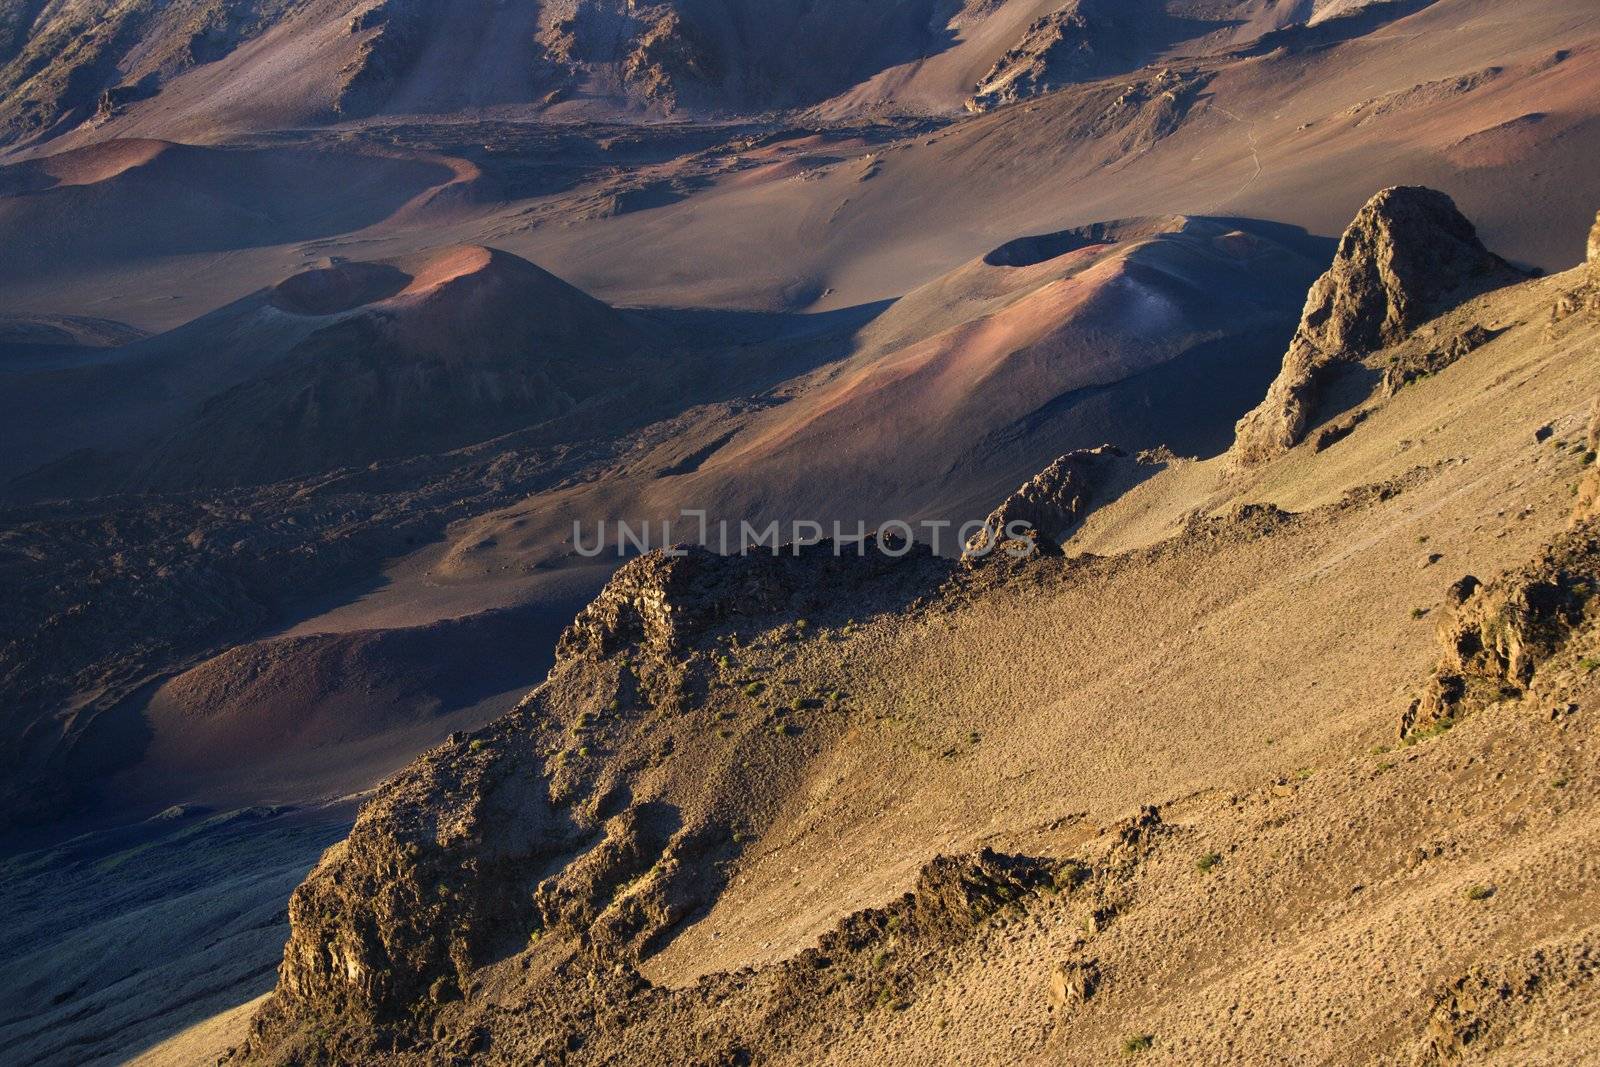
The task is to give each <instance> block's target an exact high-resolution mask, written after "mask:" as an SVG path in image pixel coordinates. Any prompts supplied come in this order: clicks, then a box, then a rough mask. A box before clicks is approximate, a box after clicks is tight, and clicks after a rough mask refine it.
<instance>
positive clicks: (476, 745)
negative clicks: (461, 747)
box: [467, 737, 488, 752]
mask: <svg viewBox="0 0 1600 1067" xmlns="http://www.w3.org/2000/svg"><path fill="white" fill-rule="evenodd" d="M487 747H488V745H487V744H486V743H485V742H484V740H483V738H481V737H479V738H475V739H474V740H473V742H472V744H470V745H468V746H467V751H468V752H482V751H483V750H484V749H485V748H487Z"/></svg>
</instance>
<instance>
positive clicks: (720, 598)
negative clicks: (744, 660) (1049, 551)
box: [556, 540, 931, 659]
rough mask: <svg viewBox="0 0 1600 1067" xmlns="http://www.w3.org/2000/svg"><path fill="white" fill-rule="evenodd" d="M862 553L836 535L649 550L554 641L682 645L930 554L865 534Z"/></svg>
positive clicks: (564, 644)
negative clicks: (678, 551) (747, 549)
mask: <svg viewBox="0 0 1600 1067" xmlns="http://www.w3.org/2000/svg"><path fill="white" fill-rule="evenodd" d="M862 547H863V551H861V552H860V553H858V552H857V551H856V549H855V547H854V546H849V545H841V547H840V551H839V552H838V553H837V554H836V553H835V551H834V545H833V542H831V541H824V542H819V543H817V544H814V545H808V546H804V547H802V548H800V549H799V551H798V552H797V551H795V549H794V548H792V547H785V548H783V549H782V550H781V551H780V552H779V553H778V554H777V555H773V554H770V552H769V551H768V550H765V549H761V550H757V551H754V552H752V554H750V555H748V556H744V557H733V556H720V555H717V554H716V553H715V552H711V551H708V550H707V549H704V548H688V549H683V550H682V551H683V553H684V554H683V555H679V556H668V555H664V554H662V553H656V552H652V553H650V554H649V555H646V556H640V557H639V558H638V559H635V560H633V561H632V562H630V563H628V564H627V565H626V566H624V567H623V568H622V569H621V570H619V571H617V573H616V574H615V575H613V576H612V578H611V581H610V582H608V583H607V584H606V587H605V589H603V590H601V592H600V595H599V596H598V597H596V598H595V600H594V601H593V602H592V603H591V604H590V605H589V606H588V607H586V608H584V609H583V611H582V612H580V613H579V615H578V617H577V618H576V619H575V620H573V623H572V625H571V626H569V627H568V628H567V630H566V632H565V633H564V634H562V635H561V640H560V642H559V643H558V645H557V648H556V654H557V656H558V657H559V658H563V659H565V658H571V657H577V656H591V657H595V656H607V655H610V654H611V653H612V652H615V651H616V650H617V649H619V648H623V647H626V646H628V645H637V646H639V648H640V650H641V651H642V652H644V653H645V654H647V655H651V656H656V657H662V658H665V657H668V656H672V655H675V654H677V653H679V652H681V651H682V649H683V648H684V647H685V646H686V645H687V644H689V643H690V642H691V641H692V640H693V639H694V638H695V637H697V636H698V635H699V634H701V633H702V632H704V631H705V630H706V629H708V628H710V627H712V626H715V625H718V624H720V623H724V622H729V621H732V620H733V619H735V618H739V617H744V618H750V617H755V616H760V615H766V614H771V613H773V612H776V611H784V610H791V611H794V612H797V613H804V612H806V611H808V610H814V609H815V608H817V607H818V606H820V605H822V604H825V603H827V602H828V601H829V600H830V599H831V598H832V597H833V595H834V591H835V590H837V588H838V587H839V585H840V583H842V582H849V583H852V584H854V583H859V582H862V581H866V580H870V579H873V578H877V577H879V576H882V575H886V574H888V573H890V572H891V571H892V570H894V569H896V568H899V567H901V566H902V564H903V563H904V562H906V560H905V558H904V557H914V558H915V559H917V560H927V559H929V558H931V553H930V552H929V551H928V549H927V548H926V547H925V546H918V545H901V546H886V547H888V548H889V549H890V550H891V551H893V552H895V553H897V555H889V554H888V553H887V552H884V551H879V546H877V545H876V544H875V543H874V542H872V541H870V540H869V541H868V542H867V543H866V544H865V545H864V546H862Z"/></svg>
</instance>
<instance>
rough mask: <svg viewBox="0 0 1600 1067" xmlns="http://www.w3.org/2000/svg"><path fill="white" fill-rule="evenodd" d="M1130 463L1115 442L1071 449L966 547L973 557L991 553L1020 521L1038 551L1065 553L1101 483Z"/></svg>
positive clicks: (990, 519)
mask: <svg viewBox="0 0 1600 1067" xmlns="http://www.w3.org/2000/svg"><path fill="white" fill-rule="evenodd" d="M1126 462H1127V453H1125V452H1123V451H1122V449H1120V448H1117V447H1116V446H1114V445H1101V446H1100V447H1099V448H1084V449H1078V450H1077V451H1075V452H1068V453H1067V454H1066V455H1064V456H1062V457H1061V458H1060V459H1057V460H1056V461H1055V462H1054V463H1052V464H1050V466H1048V467H1046V468H1045V469H1044V470H1042V471H1040V472H1039V473H1038V474H1036V475H1034V476H1033V477H1032V478H1031V479H1029V480H1028V482H1027V484H1026V485H1024V486H1023V487H1022V488H1020V489H1018V490H1017V491H1016V492H1015V493H1012V494H1011V495H1010V496H1008V497H1006V498H1005V500H1004V501H1002V502H1001V504H1000V506H999V507H997V508H995V509H994V510H993V511H992V512H990V513H989V517H988V518H987V519H986V520H984V527H985V528H984V529H983V530H980V531H979V532H978V533H976V534H974V535H973V536H972V538H971V539H970V540H969V541H968V542H967V551H968V552H969V553H970V554H972V555H974V556H976V555H981V554H986V553H988V552H989V551H991V550H992V549H993V548H995V547H996V545H995V544H991V539H994V540H995V541H996V542H998V543H1003V542H1005V541H1006V540H1008V539H1009V533H1008V531H1009V530H1010V529H1011V528H1012V524H1013V523H1017V524H1021V526H1020V527H1019V528H1025V529H1027V530H1028V531H1029V532H1030V540H1031V541H1032V542H1033V544H1034V545H1035V546H1036V548H1037V550H1038V551H1041V552H1044V553H1046V554H1048V555H1060V554H1061V542H1062V541H1064V540H1066V538H1067V535H1068V534H1069V533H1071V531H1072V530H1073V528H1075V527H1076V526H1077V525H1078V524H1079V523H1080V522H1082V521H1083V519H1084V517H1085V516H1087V515H1088V513H1089V511H1090V509H1091V507H1092V506H1093V500H1094V494H1095V490H1096V487H1097V486H1099V485H1101V484H1102V483H1104V482H1105V481H1107V480H1108V478H1109V476H1110V475H1111V473H1112V471H1113V469H1114V468H1116V467H1118V466H1121V465H1123V464H1125V463H1126Z"/></svg>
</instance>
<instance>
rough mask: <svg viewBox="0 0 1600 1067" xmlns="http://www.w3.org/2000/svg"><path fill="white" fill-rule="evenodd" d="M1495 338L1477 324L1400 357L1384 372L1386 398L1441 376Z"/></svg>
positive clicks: (1384, 393) (1391, 362) (1491, 333)
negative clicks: (1418, 381)
mask: <svg viewBox="0 0 1600 1067" xmlns="http://www.w3.org/2000/svg"><path fill="white" fill-rule="evenodd" d="M1494 336H1495V335H1494V333H1493V332H1492V331H1490V330H1487V329H1485V328H1484V327H1482V326H1480V325H1478V324H1476V323H1474V324H1473V325H1471V326H1468V327H1467V328H1466V329H1465V330H1462V331H1461V332H1460V333H1458V334H1452V335H1451V336H1450V337H1449V338H1448V339H1447V340H1444V341H1442V342H1440V343H1439V344H1437V345H1434V346H1432V347H1430V348H1426V349H1423V350H1422V351H1420V352H1407V353H1404V354H1402V355H1397V356H1396V357H1395V358H1394V359H1393V360H1391V361H1390V363H1389V365H1388V366H1387V367H1385V368H1384V369H1383V387H1382V392H1383V395H1384V396H1393V395H1394V394H1396V393H1398V392H1399V391H1400V390H1402V389H1404V388H1405V387H1406V386H1408V385H1410V384H1411V383H1412V382H1414V381H1416V380H1417V379H1418V378H1426V377H1428V376H1429V375H1431V374H1438V373H1439V372H1440V371H1442V370H1444V369H1445V368H1446V367H1448V366H1450V364H1452V363H1454V362H1456V361H1457V360H1459V359H1461V358H1462V357H1463V356H1467V355H1470V354H1471V353H1473V352H1475V351H1477V350H1478V349H1479V348H1482V347H1483V346H1484V345H1485V344H1488V343H1489V342H1490V341H1492V340H1494Z"/></svg>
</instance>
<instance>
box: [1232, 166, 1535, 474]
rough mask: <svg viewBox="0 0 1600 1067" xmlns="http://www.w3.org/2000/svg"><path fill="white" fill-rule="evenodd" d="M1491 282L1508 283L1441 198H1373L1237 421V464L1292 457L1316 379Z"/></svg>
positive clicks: (1406, 193) (1395, 193)
mask: <svg viewBox="0 0 1600 1067" xmlns="http://www.w3.org/2000/svg"><path fill="white" fill-rule="evenodd" d="M1496 274H1504V275H1505V276H1506V278H1507V280H1510V279H1511V278H1512V277H1513V276H1514V273H1513V271H1512V269H1511V268H1510V267H1509V266H1508V265H1507V264H1506V262H1505V261H1504V260H1502V259H1500V258H1499V257H1498V256H1495V255H1493V254H1491V253H1490V252H1489V251H1488V250H1487V249H1486V248H1484V247H1483V243H1482V242H1481V241H1479V240H1478V235H1477V231H1476V230H1475V229H1474V227H1473V225H1472V223H1471V222H1469V221H1468V220H1467V219H1466V217H1465V216H1463V215H1462V214H1461V212H1460V211H1458V210H1457V209H1456V205H1455V203H1454V202H1453V201H1452V200H1451V199H1450V198H1449V197H1448V196H1446V195H1445V194H1444V193H1441V192H1438V191H1436V190H1433V189H1424V188H1420V187H1409V186H1400V187H1396V188H1393V189H1385V190H1384V191H1383V192H1381V193H1379V194H1378V195H1377V196H1375V197H1373V198H1372V199H1371V200H1369V201H1368V202H1367V204H1366V206H1365V207H1363V208H1362V209H1361V211H1360V213H1359V214H1357V215H1356V218H1355V221H1354V222H1352V223H1351V224H1350V228H1349V229H1347V230H1346V231H1345V232H1344V236H1343V238H1341V239H1340V241H1339V251H1338V254H1337V255H1336V256H1335V258H1334V261H1333V265H1332V266H1331V267H1329V268H1328V271H1327V273H1326V274H1324V275H1323V276H1322V277H1321V278H1319V279H1318V280H1317V282H1316V284H1314V285H1313V286H1312V287H1311V293H1310V296H1309V297H1308V298H1307V300H1306V307H1305V312H1304V314H1303V316H1302V317H1301V320H1300V328H1299V330H1297V331H1296V332H1295V336H1294V339H1293V340H1292V341H1291V342H1290V343H1289V351H1288V353H1287V354H1286V355H1285V356H1284V359H1283V369H1282V371H1280V372H1279V374H1278V377H1277V379H1276V380H1275V381H1274V382H1273V383H1272V386H1271V388H1270V389H1269V390H1268V392H1267V396H1266V399H1265V400H1263V401H1262V402H1261V404H1260V406H1258V407H1257V408H1256V409H1255V410H1253V411H1251V412H1250V413H1249V414H1247V415H1246V416H1245V417H1244V418H1243V419H1241V420H1239V424H1238V426H1237V428H1236V430H1235V440H1234V446H1233V453H1232V454H1233V456H1234V458H1235V460H1236V461H1238V462H1239V463H1241V464H1243V465H1247V466H1248V465H1251V464H1254V463H1259V462H1262V461H1264V460H1267V459H1270V458H1272V457H1273V456H1276V455H1279V454H1281V453H1283V452H1286V451H1288V450H1289V449H1290V448H1293V447H1294V446H1295V444H1297V443H1298V442H1299V441H1300V439H1301V438H1302V437H1303V436H1304V435H1305V431H1306V429H1307V426H1308V425H1309V423H1310V420H1311V416H1312V414H1313V412H1314V409H1315V407H1316V399H1317V381H1318V376H1319V372H1320V371H1322V370H1323V369H1324V368H1326V367H1328V366H1329V365H1331V364H1334V363H1338V362H1342V361H1354V360H1359V359H1361V358H1362V357H1364V356H1366V355H1369V354H1370V353H1372V352H1375V351H1377V350H1378V349H1381V348H1384V347H1386V346H1388V345H1391V344H1394V343H1395V342H1397V341H1400V340H1402V339H1403V338H1404V337H1405V336H1406V335H1407V334H1408V333H1410V332H1411V331H1412V330H1414V329H1415V328H1416V327H1417V326H1418V325H1420V324H1421V323H1422V322H1424V321H1426V320H1427V319H1428V318H1429V317H1430V316H1431V315H1433V314H1436V313H1437V312H1438V311H1439V310H1441V305H1442V304H1443V303H1444V301H1445V299H1446V298H1447V297H1449V296H1450V295H1451V294H1453V293H1456V292H1457V291H1458V290H1460V289H1461V288H1462V287H1463V286H1464V285H1466V284H1468V283H1469V282H1472V281H1473V280H1475V279H1483V278H1486V277H1490V276H1493V275H1496Z"/></svg>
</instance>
